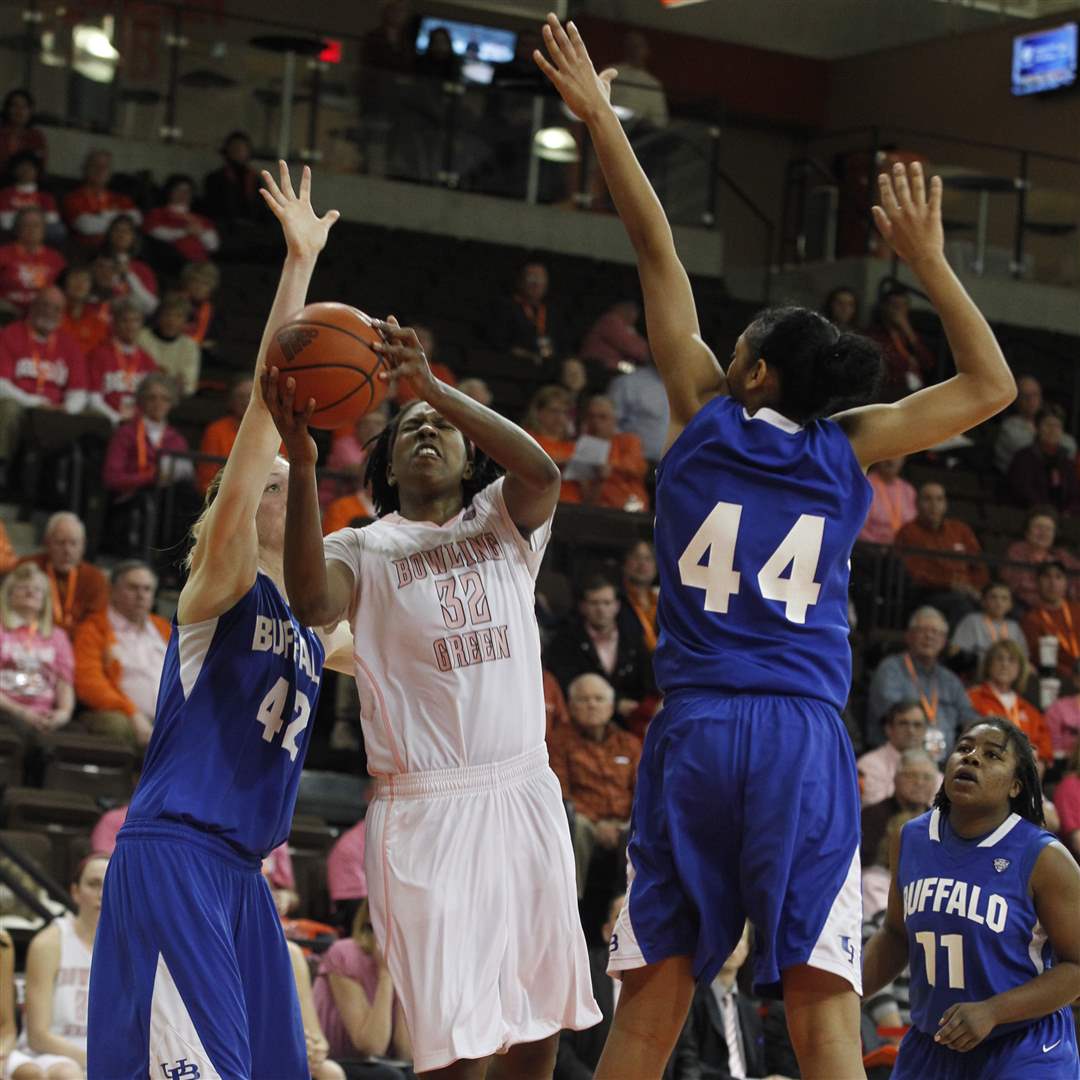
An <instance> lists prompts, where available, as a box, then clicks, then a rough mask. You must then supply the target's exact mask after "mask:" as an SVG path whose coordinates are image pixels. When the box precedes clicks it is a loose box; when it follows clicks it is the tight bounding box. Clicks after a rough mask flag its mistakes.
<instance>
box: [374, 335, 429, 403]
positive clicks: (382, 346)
mask: <svg viewBox="0 0 1080 1080" xmlns="http://www.w3.org/2000/svg"><path fill="white" fill-rule="evenodd" d="M372 325H373V326H374V327H375V329H376V330H378V331H379V333H380V334H382V337H383V340H382V342H377V343H376V344H374V345H372V346H371V347H372V349H374V351H375V352H377V353H378V354H379V356H381V357H382V358H383V360H385V361H386V368H385V369H384V370H383V371H380V372H379V375H378V377H379V378H380V379H382V380H383V381H384V382H389V381H390V379H391V378H394V377H395V376H396V377H397V378H399V379H408V380H409V383H410V384H411V386H412V388H413V389H414V390H415V391H416V394H417V396H418V397H421V398H423V399H424V401H430V400H431V395H432V394H433V393H434V392H435V391H436V390H437V389H438V380H437V379H436V378H435V376H434V375H433V374H432V373H431V366H430V365H429V364H428V358H427V356H426V355H425V353H424V349H423V347H422V346H421V344H420V339H419V337H417V335H416V331H415V330H414V329H413V328H412V327H411V326H402V325H401V324H400V323H399V322H398V321H397V319H396V318H395V317H394V316H393V315H390V316H388V317H387V318H386V320H385V321H384V320H382V319H375V320H374V321H373V324H372Z"/></svg>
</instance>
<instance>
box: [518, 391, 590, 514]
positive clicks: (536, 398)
mask: <svg viewBox="0 0 1080 1080" xmlns="http://www.w3.org/2000/svg"><path fill="white" fill-rule="evenodd" d="M522 426H523V427H524V428H525V430H526V431H527V432H528V433H529V434H530V435H531V436H532V437H533V438H534V439H535V440H536V441H537V442H538V443H539V444H540V445H541V446H542V447H543V448H544V449H545V450H546V451H547V453H548V456H549V457H550V458H551V460H552V461H554V462H555V464H556V465H558V466H559V468H560V469H561V468H562V467H563V466H564V465H565V464H566V463H567V462H568V461H569V460H570V457H571V455H572V454H573V453H574V441H573V439H572V438H571V437H570V395H569V394H568V393H567V392H566V391H565V390H564V389H563V388H562V387H561V386H542V387H541V388H540V389H539V390H537V391H536V393H535V394H533V396H532V400H531V401H530V402H529V408H528V409H527V410H526V412H525V422H524V424H523V425H522ZM567 493H569V494H570V498H569V500H567V501H570V502H581V496H580V493H579V489H578V487H577V484H576V483H574V482H572V481H571V482H569V483H568V482H567V481H563V490H562V493H561V494H560V495H559V498H560V499H565V498H566V495H567Z"/></svg>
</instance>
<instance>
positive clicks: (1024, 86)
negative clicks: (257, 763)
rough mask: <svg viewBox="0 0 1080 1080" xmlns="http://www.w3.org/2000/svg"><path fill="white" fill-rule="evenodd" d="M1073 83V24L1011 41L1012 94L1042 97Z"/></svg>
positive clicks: (1074, 56)
mask: <svg viewBox="0 0 1080 1080" xmlns="http://www.w3.org/2000/svg"><path fill="white" fill-rule="evenodd" d="M1074 82H1076V23H1074V22H1072V23H1066V24H1065V25H1064V26H1054V27H1051V28H1049V29H1046V30H1036V31H1034V32H1033V33H1030V34H1020V35H1019V36H1018V37H1016V38H1014V39H1013V61H1012V92H1013V93H1014V94H1015V95H1017V96H1020V95H1022V94H1042V93H1044V92H1046V91H1047V90H1057V89H1058V88H1059V87H1062V86H1072V84H1073V83H1074Z"/></svg>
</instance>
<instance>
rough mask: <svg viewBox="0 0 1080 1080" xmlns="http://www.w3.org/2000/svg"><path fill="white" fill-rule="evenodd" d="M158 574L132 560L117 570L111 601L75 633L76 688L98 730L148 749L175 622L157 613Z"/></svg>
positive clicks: (89, 725) (92, 727) (91, 725)
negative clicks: (171, 625) (158, 692)
mask: <svg viewBox="0 0 1080 1080" xmlns="http://www.w3.org/2000/svg"><path fill="white" fill-rule="evenodd" d="M157 584H158V582H157V575H156V574H155V573H154V572H153V570H151V569H150V567H149V566H147V565H146V563H144V562H140V561H138V560H136V559H130V560H128V561H126V562H121V563H118V564H117V566H116V567H115V569H114V570H113V572H112V588H111V591H110V595H109V604H108V607H107V608H106V609H105V610H104V611H99V612H97V613H96V614H94V615H91V616H89V618H87V619H85V620H84V621H83V622H82V624H81V625H80V626H79V628H78V630H77V631H76V632H75V693H76V695H77V696H78V699H79V701H80V703H81V704H82V705H84V706H85V707H86V708H87V709H89V710H91V711H90V712H88V713H86V714H84V716H83V718H82V719H83V723H84V724H85V725H86V727H87V728H88V729H89V730H90V731H91V732H93V733H94V734H95V735H107V736H109V737H110V738H113V739H117V740H120V741H122V742H126V743H128V744H129V745H130V746H131V747H132V749H134V750H136V751H139V750H142V749H143V748H144V747H145V746H146V744H147V743H148V742H149V741H150V735H151V733H152V732H153V730H154V712H155V709H156V707H157V691H158V683H159V682H160V681H161V670H162V668H163V667H164V665H165V649H166V646H167V645H168V642H169V637H170V635H171V632H172V631H171V627H170V626H169V624H168V623H167V622H166V621H165V620H164V619H162V618H160V617H159V616H157V615H155V614H153V609H154V596H155V594H156V593H157Z"/></svg>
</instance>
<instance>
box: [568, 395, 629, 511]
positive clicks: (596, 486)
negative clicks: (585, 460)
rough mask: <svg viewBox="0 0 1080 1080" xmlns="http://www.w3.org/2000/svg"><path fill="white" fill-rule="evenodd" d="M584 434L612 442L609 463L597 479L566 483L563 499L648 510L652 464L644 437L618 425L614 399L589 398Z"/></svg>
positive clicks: (616, 508) (598, 473) (583, 418)
mask: <svg viewBox="0 0 1080 1080" xmlns="http://www.w3.org/2000/svg"><path fill="white" fill-rule="evenodd" d="M581 434H582V435H589V436H591V437H592V438H594V439H603V440H604V441H605V442H607V443H608V444H609V446H610V449H609V451H608V459H607V463H606V464H605V465H601V466H600V468H599V470H598V472H597V475H596V477H595V479H593V480H581V481H578V482H577V483H573V482H567V483H564V484H563V491H562V493H561V495H560V498H561V500H562V501H563V502H583V503H587V504H588V505H590V506H607V507H610V508H611V509H613V510H630V511H636V512H641V511H643V510H648V509H649V493H648V492H647V491H646V490H645V475H646V473H647V472H648V470H649V466H648V464H647V463H646V461H645V455H644V454H643V453H642V450H641V440H640V439H639V438H638V437H637V436H636V435H631V434H630V432H628V431H623V432H620V431H619V430H618V429H617V428H616V425H615V406H614V405H613V404H612V403H611V399H610V398H606V397H603V396H602V395H599V394H598V395H597V396H596V397H594V398H591V399H590V400H589V402H588V404H587V405H586V406H585V412H584V415H583V416H582V422H581Z"/></svg>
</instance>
